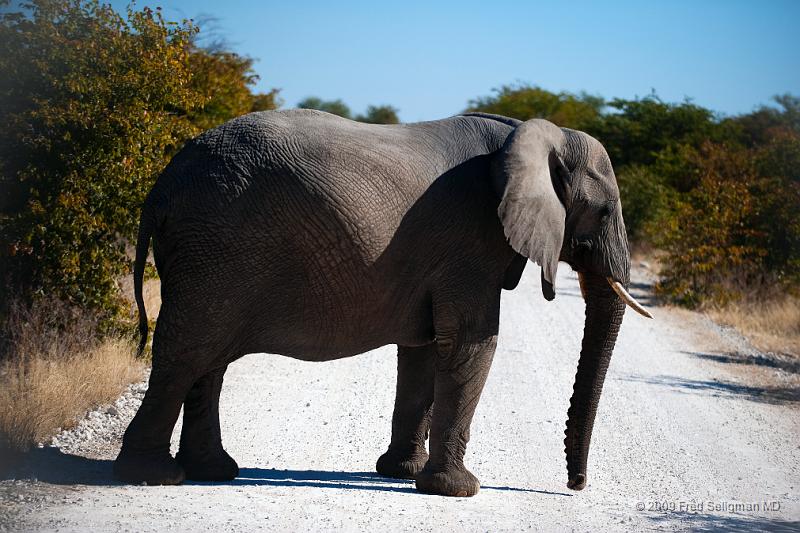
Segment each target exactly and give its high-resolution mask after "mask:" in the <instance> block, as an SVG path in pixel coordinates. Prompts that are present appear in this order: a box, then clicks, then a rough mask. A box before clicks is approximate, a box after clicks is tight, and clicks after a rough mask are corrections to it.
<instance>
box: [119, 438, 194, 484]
mask: <svg viewBox="0 0 800 533" xmlns="http://www.w3.org/2000/svg"><path fill="white" fill-rule="evenodd" d="M114 477H115V478H117V479H118V480H119V481H124V482H125V483H136V484H142V483H144V484H146V485H180V484H181V483H183V481H184V480H185V479H186V473H185V472H184V470H183V468H182V467H181V465H180V464H178V462H177V461H176V460H175V459H173V458H172V456H171V455H170V454H169V452H160V453H135V452H130V451H128V450H126V449H125V447H124V446H123V448H122V450H121V451H120V452H119V455H118V456H117V459H116V460H115V461H114Z"/></svg>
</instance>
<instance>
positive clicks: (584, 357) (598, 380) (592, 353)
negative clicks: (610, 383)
mask: <svg viewBox="0 0 800 533" xmlns="http://www.w3.org/2000/svg"><path fill="white" fill-rule="evenodd" d="M581 277H582V279H581V288H582V290H583V291H585V297H586V323H585V326H584V331H583V345H582V347H581V356H580V360H579V362H578V372H577V374H576V375H575V385H574V387H573V392H572V398H571V399H570V403H569V411H568V412H567V429H566V431H565V432H564V433H565V434H566V438H565V439H564V445H565V452H566V454H567V475H568V478H569V480H568V482H567V487H569V488H570V489H574V490H581V489H583V488H584V487H585V486H586V463H587V458H588V456H589V442H590V441H591V438H592V427H593V426H594V418H595V414H596V413H597V404H598V403H599V402H600V393H601V392H602V390H603V381H604V380H605V377H606V371H607V370H608V365H609V363H610V361H611V353H612V351H613V350H614V343H615V342H616V340H617V333H618V332H619V327H620V325H621V324H622V315H623V313H624V312H625V303H624V302H623V301H622V299H620V298H619V297H618V296H617V294H616V293H615V292H614V290H613V289H612V288H611V287H610V286H609V284H608V282H607V281H606V279H605V278H604V277H603V276H599V275H596V274H581Z"/></svg>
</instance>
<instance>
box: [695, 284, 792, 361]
mask: <svg viewBox="0 0 800 533" xmlns="http://www.w3.org/2000/svg"><path fill="white" fill-rule="evenodd" d="M708 313H709V314H710V315H711V318H713V319H714V320H715V321H717V322H719V323H722V324H725V325H727V326H732V327H734V328H736V329H737V330H739V331H740V332H741V333H742V334H744V335H745V336H746V337H747V338H748V339H749V340H750V342H752V343H753V345H755V347H756V348H758V349H759V350H761V351H767V352H775V353H781V354H788V355H793V356H795V357H800V299H798V298H796V297H793V296H788V295H786V296H782V297H776V298H773V299H771V300H768V301H757V300H747V299H745V300H743V301H740V302H733V303H729V304H727V305H725V306H723V307H712V308H710V309H709V310H708Z"/></svg>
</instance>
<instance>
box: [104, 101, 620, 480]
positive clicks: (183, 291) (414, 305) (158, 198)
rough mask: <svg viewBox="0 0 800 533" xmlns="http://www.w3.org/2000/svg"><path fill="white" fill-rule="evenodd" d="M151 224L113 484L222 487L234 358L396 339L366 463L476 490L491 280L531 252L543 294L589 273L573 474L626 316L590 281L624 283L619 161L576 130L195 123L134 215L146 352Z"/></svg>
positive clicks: (250, 119) (493, 302)
mask: <svg viewBox="0 0 800 533" xmlns="http://www.w3.org/2000/svg"><path fill="white" fill-rule="evenodd" d="M151 235H152V238H153V246H154V256H155V261H156V267H157V268H158V272H159V274H160V277H161V283H162V286H161V290H162V300H163V304H162V307H161V312H160V315H159V317H158V322H157V325H156V329H155V335H154V339H153V370H152V374H151V377H150V385H149V389H148V391H147V394H146V395H145V398H144V401H143V402H142V406H141V407H140V409H139V412H138V413H137V414H136V417H135V418H134V419H133V421H132V422H131V424H130V426H129V428H128V430H127V431H126V433H125V437H124V440H123V447H122V450H121V452H120V455H119V457H118V458H117V460H116V462H115V464H114V471H115V474H116V475H117V477H118V478H120V479H122V480H125V481H129V482H137V483H139V482H146V483H149V484H173V483H180V482H182V481H183V480H184V479H185V478H188V479H194V480H227V479H232V478H234V477H236V475H237V474H238V466H237V465H236V463H235V461H234V460H233V459H231V457H230V456H229V455H228V454H227V453H226V452H225V451H224V450H223V447H222V441H221V438H220V429H219V412H218V404H219V394H220V389H221V387H222V377H223V374H224V373H225V369H226V367H227V365H228V364H230V363H231V362H232V361H234V360H236V359H237V358H239V357H241V356H243V355H245V354H247V353H252V352H270V353H278V354H283V355H287V356H289V357H294V358H297V359H303V360H307V361H326V360H331V359H337V358H341V357H348V356H351V355H355V354H358V353H361V352H365V351H367V350H371V349H373V348H377V347H379V346H383V345H385V344H397V345H398V363H397V367H398V376H397V396H396V402H395V408H394V416H393V419H392V438H391V443H390V445H389V448H388V451H387V452H386V453H385V454H384V455H382V456H381V457H380V458H379V459H378V463H377V471H378V472H379V473H381V474H384V475H387V476H391V477H399V478H414V479H416V484H417V487H418V489H419V490H421V491H423V492H428V493H434V494H444V495H453V496H456V495H460V496H470V495H473V494H475V493H476V492H477V491H478V488H479V483H478V480H477V479H476V478H475V476H474V475H472V473H470V472H469V470H467V469H466V467H465V466H464V463H463V457H464V451H465V449H466V445H467V441H468V440H469V428H470V422H471V420H472V415H473V413H474V411H475V407H476V405H477V403H478V399H479V397H480V394H481V390H482V389H483V385H484V382H485V380H486V376H487V374H488V372H489V367H490V365H491V362H492V356H493V354H494V349H495V344H496V341H497V331H498V315H499V309H500V291H501V289H503V288H505V289H513V288H514V287H515V286H516V285H517V282H518V281H519V278H520V276H521V274H522V270H523V268H524V267H525V263H526V261H527V259H528V258H530V259H532V260H534V261H536V262H537V263H539V264H540V265H542V282H543V284H542V286H543V292H544V296H545V297H546V298H548V299H552V297H553V296H554V289H553V282H554V279H555V271H556V267H557V264H558V262H559V260H561V261H565V262H567V263H569V264H570V265H571V266H572V268H574V269H575V270H577V271H579V273H581V274H582V276H581V277H582V287H583V289H584V291H585V294H586V298H587V305H586V328H585V332H584V341H583V349H582V351H581V356H580V362H579V365H578V373H577V376H576V381H575V386H574V392H573V396H572V400H571V404H570V409H569V413H568V418H569V420H568V421H567V430H566V439H565V444H566V454H567V471H568V478H569V483H568V485H569V487H570V488H574V489H582V488H583V487H584V486H585V484H586V458H587V455H588V450H589V440H590V438H591V431H592V424H593V422H594V416H595V411H596V408H597V403H598V400H599V397H600V391H601V388H602V385H603V378H604V376H605V372H606V369H607V367H608V362H609V359H610V356H611V351H612V350H613V346H614V341H615V339H616V335H617V331H618V329H619V325H620V323H621V321H622V314H623V311H624V304H623V303H622V302H621V300H620V299H619V298H618V297H617V296H616V294H615V293H614V292H613V291H612V290H611V289H610V287H609V286H608V284H607V283H606V281H605V278H606V277H612V278H614V279H616V280H618V281H620V282H622V283H623V284H627V282H628V274H629V272H628V271H629V255H628V248H627V241H626V239H625V231H624V224H623V221H622V211H621V207H620V202H619V192H618V190H617V185H616V181H615V178H614V172H613V170H612V168H611V164H610V162H609V159H608V155H607V154H606V152H605V150H604V149H603V148H602V146H601V145H600V144H599V143H598V142H597V141H596V140H594V139H593V138H591V137H589V136H588V135H586V134H584V133H581V132H577V131H572V130H568V129H562V128H558V127H556V126H554V125H553V124H551V123H549V122H546V121H543V120H531V121H528V122H525V123H520V122H518V121H515V120H512V119H508V118H505V117H499V116H493V115H480V114H471V115H466V116H458V117H453V118H448V119H445V120H438V121H433V122H423V123H417V124H407V125H392V126H382V125H371V124H361V123H357V122H352V121H350V120H346V119H343V118H339V117H336V116H334V115H329V114H326V113H322V112H317V111H309V110H292V111H270V112H263V113H253V114H250V115H245V116H243V117H240V118H237V119H235V120H232V121H230V122H228V123H226V124H224V125H222V126H220V127H218V128H215V129H213V130H210V131H208V132H206V133H204V134H203V135H201V136H200V137H198V138H197V139H195V140H193V141H192V142H190V143H189V144H188V145H187V146H186V147H185V148H184V149H183V150H182V151H181V152H180V153H179V154H178V155H177V156H175V158H174V159H173V160H172V162H171V163H170V165H169V166H168V167H167V169H166V170H165V171H164V173H163V174H162V175H161V177H159V179H158V181H157V183H156V185H155V186H154V188H153V190H152V191H151V193H150V195H149V196H148V197H147V200H146V202H145V205H144V208H143V212H142V220H141V225H140V233H139V242H138V244H137V258H136V270H135V282H136V294H137V301H138V302H139V310H140V318H141V328H142V330H143V331H142V333H143V342H144V339H146V335H147V321H146V317H145V316H144V312H143V306H142V305H141V277H142V271H143V266H144V262H145V258H146V255H147V250H148V246H149V240H150V237H151ZM181 405H183V406H184V422H183V433H182V435H181V441H180V451H179V453H178V454H177V456H176V458H175V459H173V458H172V457H171V456H170V454H169V443H170V435H171V432H172V429H173V426H174V424H175V422H176V420H177V417H178V413H179V411H180V408H181ZM428 435H430V442H429V445H430V446H429V452H428V451H426V448H425V441H426V439H427V438H428Z"/></svg>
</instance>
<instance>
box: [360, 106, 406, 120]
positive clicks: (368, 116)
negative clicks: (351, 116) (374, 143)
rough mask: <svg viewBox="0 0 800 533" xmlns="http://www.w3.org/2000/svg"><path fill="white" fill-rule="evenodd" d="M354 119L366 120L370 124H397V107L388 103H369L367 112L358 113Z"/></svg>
mask: <svg viewBox="0 0 800 533" xmlns="http://www.w3.org/2000/svg"><path fill="white" fill-rule="evenodd" d="M356 120H357V121H359V122H368V123H370V124H399V123H400V119H399V118H398V116H397V109H396V108H394V107H392V106H390V105H377V106H376V105H371V106H368V107H367V112H366V113H364V114H363V115H358V116H357V117H356Z"/></svg>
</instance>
